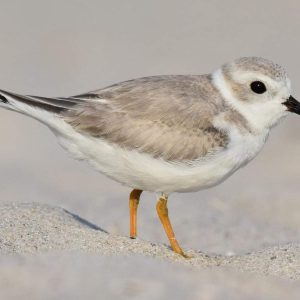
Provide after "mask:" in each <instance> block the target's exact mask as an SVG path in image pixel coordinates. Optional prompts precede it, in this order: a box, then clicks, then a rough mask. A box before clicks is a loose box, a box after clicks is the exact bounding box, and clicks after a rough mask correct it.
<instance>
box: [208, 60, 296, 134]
mask: <svg viewBox="0 0 300 300" xmlns="http://www.w3.org/2000/svg"><path fill="white" fill-rule="evenodd" d="M213 78H214V83H215V85H216V87H217V88H218V90H219V91H220V93H221V94H222V96H223V97H224V98H225V100H226V101H227V103H229V104H230V105H231V106H232V107H233V108H234V109H235V110H237V111H239V112H240V113H241V114H242V115H243V116H244V117H245V118H246V119H247V120H248V122H249V124H250V126H251V127H252V128H254V129H256V130H258V131H260V130H263V129H268V128H271V127H272V126H274V125H275V124H277V123H278V121H279V120H280V119H281V118H282V117H284V116H286V115H287V114H288V112H294V113H297V114H300V103H299V102H298V101H297V100H296V99H294V98H293V97H292V96H291V83H290V80H289V78H288V76H287V74H286V72H285V70H284V69H283V68H282V67H281V66H279V65H277V64H275V63H273V62H271V61H269V60H266V59H264V58H260V57H243V58H239V59H237V60H235V61H233V62H231V63H227V64H225V65H223V66H222V67H221V68H220V69H219V70H217V71H215V72H214V74H213Z"/></svg>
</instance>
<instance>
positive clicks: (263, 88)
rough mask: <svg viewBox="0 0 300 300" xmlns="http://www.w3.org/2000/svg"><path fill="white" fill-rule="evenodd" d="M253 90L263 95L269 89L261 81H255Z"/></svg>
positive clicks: (252, 86) (252, 83) (252, 84)
mask: <svg viewBox="0 0 300 300" xmlns="http://www.w3.org/2000/svg"><path fill="white" fill-rule="evenodd" d="M250 87H251V90H252V91H253V92H254V93H256V94H263V93H264V92H265V91H266V90H267V88H266V86H265V84H264V83H263V82H261V81H253V82H251V84H250Z"/></svg>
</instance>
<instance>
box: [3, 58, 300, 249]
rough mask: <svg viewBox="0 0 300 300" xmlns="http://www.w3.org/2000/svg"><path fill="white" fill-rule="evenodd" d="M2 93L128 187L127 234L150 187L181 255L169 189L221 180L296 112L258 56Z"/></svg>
mask: <svg viewBox="0 0 300 300" xmlns="http://www.w3.org/2000/svg"><path fill="white" fill-rule="evenodd" d="M0 100H1V103H0V105H1V106H2V107H4V108H6V109H10V110H13V111H17V112H20V113H22V114H25V115H28V116H30V117H33V118H35V119H37V120H39V121H40V122H42V123H44V124H45V125H47V126H48V127H49V128H50V129H51V130H52V131H53V132H54V134H55V135H56V136H57V138H58V140H59V143H60V144H61V145H62V146H63V147H64V148H66V149H67V150H68V151H69V152H70V153H71V154H72V155H73V156H74V157H75V158H78V159H83V160H85V161H88V162H89V163H90V164H91V165H93V166H94V167H95V168H96V169H97V170H99V171H100V172H102V173H104V174H105V175H107V176H108V177H110V178H112V179H114V180H116V181H118V182H121V183H123V184H125V185H127V186H129V187H131V188H133V191H132V192H131V194H130V197H129V206H130V236H131V237H132V238H134V237H135V236H136V220H137V207H138V203H139V198H140V195H141V193H142V191H143V190H146V191H152V192H156V193H157V194H158V202H157V212H158V215H159V218H160V220H161V222H162V224H163V226H164V229H165V231H166V234H167V236H168V238H169V240H170V243H171V246H172V249H173V250H174V251H175V252H177V253H179V254H181V255H184V253H183V251H182V249H181V247H180V246H179V244H178V242H177V240H176V238H175V235H174V233H173V230H172V226H171V223H170V221H169V218H168V209H167V199H168V195H169V194H170V193H172V192H192V191H198V190H201V189H205V188H209V187H212V186H214V185H217V184H219V183H220V182H222V181H223V180H225V179H226V178H227V177H228V176H230V175H231V174H233V173H234V172H235V171H236V170H238V169H239V168H240V167H242V166H244V165H246V164H247V163H248V162H249V161H250V160H252V159H253V158H254V157H255V156H256V155H257V154H258V152H259V151H260V150H261V148H262V147H263V145H264V143H265V141H266V139H267V137H268V135H269V132H270V129H271V128H272V127H273V126H274V125H276V124H277V123H278V122H279V120H280V119H282V118H283V117H285V116H286V115H287V114H288V112H294V113H297V114H300V103H299V102H297V101H296V100H295V99H294V98H293V97H292V96H291V85H290V80H289V79H288V77H287V74H286V72H285V70H284V69H283V68H282V67H280V66H279V65H277V64H275V63H273V62H271V61H269V60H266V59H263V58H258V57H245V58H240V59H237V60H235V61H233V62H231V63H227V64H225V65H223V66H222V67H221V68H219V69H218V70H216V71H214V72H213V73H212V74H208V75H174V76H173V75H170V76H152V77H145V78H139V79H134V80H129V81H125V82H121V83H118V84H115V85H112V86H109V87H106V88H103V89H100V90H96V91H93V92H90V93H85V94H81V95H78V96H73V97H69V98H46V97H37V96H23V95H18V94H15V93H11V92H6V91H0Z"/></svg>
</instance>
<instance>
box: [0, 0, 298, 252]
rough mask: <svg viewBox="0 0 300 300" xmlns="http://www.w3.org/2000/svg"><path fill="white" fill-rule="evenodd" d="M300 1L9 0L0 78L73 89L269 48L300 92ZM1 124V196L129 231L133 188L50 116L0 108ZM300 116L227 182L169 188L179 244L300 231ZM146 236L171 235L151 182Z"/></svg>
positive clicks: (143, 208) (232, 242)
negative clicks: (54, 128)
mask: <svg viewBox="0 0 300 300" xmlns="http://www.w3.org/2000/svg"><path fill="white" fill-rule="evenodd" d="M299 10H300V2H299V1H297V0H294V1H293V0H289V1H278V0H277V1H273V0H268V1H266V0H259V1H258V0H252V1H237V0H236V1H234V0H226V1H221V0H219V1H216V0H210V1H191V0H190V1H179V0H168V1H166V0H165V1H162V0H152V1H141V0H130V1H121V0H120V1H115V0H109V1H108V0H107V1H103V0H101V1H96V0H89V1H83V0H72V1H70V0H63V1H61V0H60V1H58V0H52V1H38V0H27V1H21V0H19V1H16V0H10V1H8V0H1V9H0V68H1V71H0V87H1V88H2V89H4V90H9V91H14V92H17V93H24V94H35V95H44V96H68V95H73V94H78V93H83V92H87V91H89V90H94V89H98V88H101V87H105V86H106V85H109V84H112V83H115V82H119V81H122V80H127V79H131V78H136V77H141V76H148V75H157V74H202V73H208V72H211V71H212V70H214V69H216V68H217V67H218V66H220V65H221V64H222V63H224V62H227V61H230V60H232V59H234V58H237V57H240V56H262V57H265V58H268V59H271V60H274V61H275V62H277V63H279V64H281V65H283V66H284V67H285V68H286V69H287V71H288V74H289V76H290V78H291V81H292V86H293V95H294V97H295V98H296V99H297V98H298V99H300V68H299V53H300V36H299V28H300V18H299ZM0 124H1V126H0V136H1V147H0V196H1V197H0V203H4V202H32V201H36V202H40V203H48V204H51V205H56V206H61V207H64V208H66V209H68V210H69V211H71V212H73V213H76V214H79V215H80V216H81V217H82V218H85V219H87V220H89V221H91V222H93V223H95V224H97V225H98V226H100V227H102V228H104V229H105V230H107V231H109V232H111V233H115V234H120V235H127V234H128V193H129V189H128V188H126V187H123V186H120V185H119V184H118V183H115V182H113V181H111V180H109V179H107V178H106V177H104V176H103V175H101V174H99V173H96V172H95V171H93V170H92V169H90V168H89V167H88V166H86V165H85V164H84V163H80V162H76V161H74V160H72V159H71V158H70V157H69V156H68V154H67V153H65V152H64V150H62V149H61V148H60V147H59V146H58V144H57V143H56V140H55V137H54V136H53V135H52V133H51V132H50V131H49V130H48V129H47V128H46V127H44V126H43V125H42V124H39V123H38V122H36V121H34V120H31V119H30V118H28V117H25V116H22V115H18V114H16V113H13V112H10V111H5V110H2V109H1V110H0ZM299 128H300V116H297V115H293V116H292V115H291V116H289V117H288V119H286V120H284V122H283V123H282V124H280V125H279V126H278V127H277V128H276V129H275V130H274V131H273V132H272V135H271V137H270V139H269V141H268V143H267V145H266V146H265V148H264V149H263V151H262V152H261V153H260V155H259V156H258V157H257V158H256V159H255V160H254V161H253V162H251V163H250V165H248V166H247V167H246V168H244V169H242V170H239V171H238V172H237V173H236V174H234V175H233V176H232V177H231V178H230V179H229V180H227V181H226V182H225V183H223V184H222V185H220V186H218V187H216V188H213V189H210V190H207V191H202V192H198V193H193V194H174V195H172V196H171V199H170V205H169V206H170V207H169V209H170V214H171V217H172V221H173V225H174V228H175V231H176V233H177V236H178V239H179V240H180V241H181V243H182V246H183V247H186V248H194V249H198V250H203V251H206V252H216V253H232V252H233V253H244V252H249V251H251V250H255V249H260V248H262V247H265V246H266V245H276V244H278V243H285V242H291V241H294V242H296V241H299V240H300V232H299V230H298V229H299V226H300V199H299V183H300V167H299V164H300V130H299ZM139 236H140V237H141V238H142V239H145V240H151V241H153V242H166V238H165V235H164V232H163V230H162V228H161V225H160V224H159V221H158V218H157V217H156V213H155V195H154V194H150V193H145V194H143V197H142V200H141V205H140V210H139Z"/></svg>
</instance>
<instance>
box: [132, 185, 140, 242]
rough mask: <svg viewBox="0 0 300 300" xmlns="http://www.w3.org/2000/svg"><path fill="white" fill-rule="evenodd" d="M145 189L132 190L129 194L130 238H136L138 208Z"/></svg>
mask: <svg viewBox="0 0 300 300" xmlns="http://www.w3.org/2000/svg"><path fill="white" fill-rule="evenodd" d="M142 192H143V191H141V190H132V192H131V193H130V196H129V213H130V238H131V239H135V238H136V223H137V208H138V205H139V201H140V196H141V193H142Z"/></svg>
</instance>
